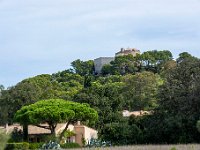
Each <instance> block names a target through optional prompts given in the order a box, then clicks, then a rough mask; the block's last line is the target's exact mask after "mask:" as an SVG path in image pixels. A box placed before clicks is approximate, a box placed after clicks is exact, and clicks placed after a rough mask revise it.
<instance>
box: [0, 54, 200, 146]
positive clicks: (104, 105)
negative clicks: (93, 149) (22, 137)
mask: <svg viewBox="0 0 200 150" xmlns="http://www.w3.org/2000/svg"><path fill="white" fill-rule="evenodd" d="M71 65H72V69H68V70H64V71H60V72H58V73H54V74H52V75H39V76H36V77H33V78H29V79H25V80H23V81H22V82H20V83H18V84H17V85H16V86H14V87H11V88H9V89H7V90H5V89H4V90H1V93H2V95H1V97H0V110H1V112H4V113H0V117H1V118H2V119H1V123H6V122H9V123H12V122H13V115H14V113H15V112H16V111H17V110H18V109H20V108H21V106H24V105H29V104H33V103H35V102H37V101H38V100H41V99H52V100H51V102H52V103H54V102H53V101H54V100H53V99H60V98H61V99H65V100H72V101H74V102H78V103H84V104H83V105H84V106H87V105H86V104H85V103H87V104H89V105H90V106H91V108H93V109H95V110H96V111H97V113H98V115H99V118H98V120H97V121H96V124H95V127H96V128H97V129H98V133H99V137H100V138H101V139H103V140H107V141H111V142H112V143H113V144H118V145H123V144H135V143H139V144H146V143H151V144H152V143H153V144H158V143H165V144H166V143H191V142H193V143H194V142H199V141H200V133H199V132H198V129H199V120H200V111H199V107H200V100H199V97H200V95H199V93H200V86H199V82H200V76H199V74H200V60H199V59H198V58H196V57H194V56H192V55H191V54H189V53H187V52H184V53H181V54H180V55H179V57H178V58H177V59H176V60H174V59H173V56H172V54H171V52H170V51H168V50H162V51H158V50H153V51H146V52H144V53H142V54H140V55H137V56H135V57H133V56H132V55H126V56H119V57H115V60H114V61H112V62H111V63H110V64H107V65H105V66H104V67H103V68H102V74H99V75H95V74H94V62H93V61H91V60H89V61H81V60H79V59H78V60H75V61H73V62H72V64H71ZM56 103H57V102H56V101H55V104H56ZM70 103H71V102H70ZM2 106H3V107H2ZM30 106H31V105H30ZM33 106H35V105H33ZM27 107H28V106H25V107H23V108H24V109H25V108H27ZM48 107H50V106H48ZM28 108H29V107H28ZM38 108H39V107H38ZM54 108H55V109H52V110H55V111H57V110H60V109H58V108H57V107H54ZM66 108H68V106H67V107H66ZM35 110H38V109H37V108H35ZM46 110H48V108H46V107H45V108H43V109H42V108H41V109H39V110H38V113H41V112H42V111H46ZM70 110H71V109H70ZM123 110H129V111H140V110H146V111H150V112H151V113H150V114H149V115H144V116H139V117H134V116H131V117H127V118H126V117H123V116H122V111H123ZM33 112H34V111H33ZM47 112H48V111H47ZM47 112H44V115H45V114H47ZM33 114H34V113H33ZM35 114H36V113H35ZM72 114H73V113H71V111H66V115H63V116H61V115H59V113H58V114H57V115H58V116H57V117H56V116H53V115H52V117H55V121H56V122H59V121H61V120H63V118H62V117H64V119H69V118H70V117H72V116H73V115H72ZM86 114H87V112H86ZM82 115H85V114H82ZM28 116H31V115H28ZM32 116H33V115H32ZM59 116H60V117H61V118H59ZM41 117H42V115H41ZM43 117H44V116H43ZM45 118H48V117H46V116H45ZM28 119H30V120H31V118H28ZM79 119H80V118H79ZM30 120H29V121H30ZM39 120H40V119H39V118H38V120H37V121H38V122H37V121H36V120H35V122H34V120H32V122H31V121H30V122H29V123H34V124H38V123H39V122H40V121H39ZM71 121H72V122H73V121H76V119H75V120H71ZM83 121H84V123H85V124H87V125H89V126H90V125H91V124H90V123H89V122H87V121H86V120H83ZM46 122H48V120H46ZM49 124H50V123H49ZM48 128H50V126H49V127H48ZM51 128H52V127H51ZM52 132H53V131H52Z"/></svg>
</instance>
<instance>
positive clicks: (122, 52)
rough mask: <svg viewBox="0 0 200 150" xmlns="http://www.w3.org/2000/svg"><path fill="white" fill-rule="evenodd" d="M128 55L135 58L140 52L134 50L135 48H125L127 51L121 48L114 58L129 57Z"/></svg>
mask: <svg viewBox="0 0 200 150" xmlns="http://www.w3.org/2000/svg"><path fill="white" fill-rule="evenodd" d="M129 54H131V55H133V56H134V57H135V56H136V55H137V54H140V50H138V49H135V48H127V49H124V48H121V50H120V51H119V52H117V53H115V56H116V57H117V56H124V55H129Z"/></svg>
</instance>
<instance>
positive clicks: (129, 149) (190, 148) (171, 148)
mask: <svg viewBox="0 0 200 150" xmlns="http://www.w3.org/2000/svg"><path fill="white" fill-rule="evenodd" d="M71 150H72V149H71ZM76 150H200V145H197V144H196V145H195V144H191V145H141V146H139V145H138V146H121V147H107V148H90V149H89V148H82V149H76Z"/></svg>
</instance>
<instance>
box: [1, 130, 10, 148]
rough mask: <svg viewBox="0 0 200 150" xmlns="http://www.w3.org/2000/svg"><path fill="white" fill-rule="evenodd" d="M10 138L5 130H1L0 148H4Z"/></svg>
mask: <svg viewBox="0 0 200 150" xmlns="http://www.w3.org/2000/svg"><path fill="white" fill-rule="evenodd" d="M8 139H9V135H8V134H6V133H5V132H4V131H2V130H0V148H2V149H4V147H5V146H6V143H7V141H8Z"/></svg>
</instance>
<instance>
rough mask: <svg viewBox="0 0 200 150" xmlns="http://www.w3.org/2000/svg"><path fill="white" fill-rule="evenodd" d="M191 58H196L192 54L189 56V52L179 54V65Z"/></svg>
mask: <svg viewBox="0 0 200 150" xmlns="http://www.w3.org/2000/svg"><path fill="white" fill-rule="evenodd" d="M190 58H194V57H193V56H192V55H191V54H189V53H188V52H183V53H180V54H179V58H177V60H176V61H177V63H181V62H182V61H183V60H185V59H190Z"/></svg>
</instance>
